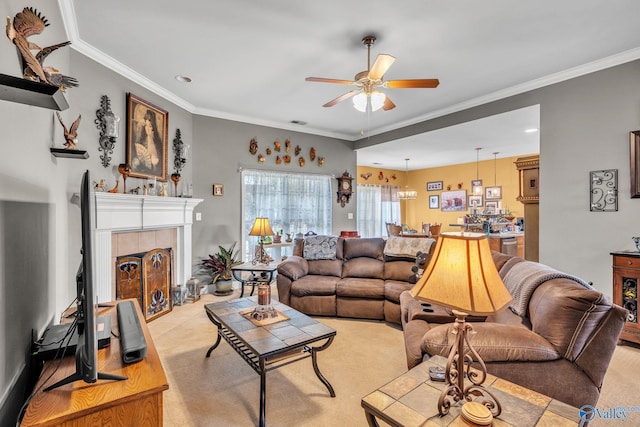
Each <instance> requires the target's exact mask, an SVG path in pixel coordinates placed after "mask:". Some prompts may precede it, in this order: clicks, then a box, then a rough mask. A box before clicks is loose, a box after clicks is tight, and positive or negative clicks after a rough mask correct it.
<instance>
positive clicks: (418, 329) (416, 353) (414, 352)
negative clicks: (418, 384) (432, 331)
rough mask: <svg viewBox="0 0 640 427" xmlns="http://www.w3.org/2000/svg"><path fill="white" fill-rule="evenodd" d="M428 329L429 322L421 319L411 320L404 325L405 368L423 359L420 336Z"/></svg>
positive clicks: (417, 363)
mask: <svg viewBox="0 0 640 427" xmlns="http://www.w3.org/2000/svg"><path fill="white" fill-rule="evenodd" d="M428 330H429V324H428V323H427V322H425V321H423V320H413V321H411V322H409V323H407V324H406V325H404V329H403V334H404V349H405V352H406V355H407V369H411V368H413V367H415V366H417V365H419V364H420V363H422V361H423V357H424V352H423V351H422V337H423V336H424V334H425V333H426V332H427V331H428Z"/></svg>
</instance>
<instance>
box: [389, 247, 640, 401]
mask: <svg viewBox="0 0 640 427" xmlns="http://www.w3.org/2000/svg"><path fill="white" fill-rule="evenodd" d="M492 255H493V258H494V262H495V263H496V267H497V268H498V271H499V273H500V276H501V278H502V279H503V281H505V283H506V282H507V281H510V282H511V284H513V282H514V281H515V284H516V286H518V285H521V286H527V284H526V282H527V281H531V280H530V278H531V277H533V276H535V275H536V274H537V273H540V277H541V278H547V277H548V278H549V279H548V280H544V281H541V283H535V286H536V287H535V288H533V287H532V288H533V292H532V293H530V297H528V298H527V300H525V301H523V304H522V306H523V307H522V308H520V310H523V312H522V311H518V309H517V305H516V304H514V302H512V303H511V306H512V307H509V306H508V307H505V308H503V309H502V310H500V311H499V312H498V313H496V314H495V315H492V316H489V317H488V318H487V319H486V321H485V322H478V323H473V329H474V330H475V332H476V333H475V334H473V335H471V336H470V337H469V339H470V341H471V343H472V345H473V346H474V348H475V350H476V351H477V352H478V353H479V354H480V356H481V357H482V358H483V360H484V361H485V363H486V366H487V371H488V372H489V373H490V374H493V375H496V376H498V377H500V378H504V379H506V380H508V381H511V382H514V383H516V384H520V385H522V386H524V387H527V388H529V389H532V390H535V391H537V392H539V393H542V394H545V395H547V396H550V397H552V398H554V399H557V400H560V401H562V402H565V403H568V404H570V405H572V406H575V407H581V406H583V405H595V404H596V402H597V401H598V396H599V394H600V388H601V387H602V380H603V378H604V375H605V372H606V370H607V367H608V366H609V362H610V360H611V357H612V356H613V352H614V350H615V347H616V344H617V342H618V338H619V336H620V332H621V331H622V328H623V326H624V322H625V319H626V316H627V312H626V310H625V309H623V308H622V307H619V306H617V305H615V304H612V303H611V301H610V300H609V299H608V298H607V297H606V296H604V295H603V294H602V293H601V292H598V291H597V290H595V289H593V288H591V289H589V287H588V285H586V284H580V283H578V282H580V281H579V280H578V281H576V280H572V279H571V278H568V276H569V275H564V274H563V273H559V272H558V273H557V274H556V273H551V274H547V272H548V271H549V267H547V266H544V265H543V264H539V263H533V262H530V261H525V260H523V259H521V258H518V257H514V256H510V255H506V254H502V253H499V252H492ZM525 263H526V264H525ZM537 270H539V271H537ZM521 273H522V274H521ZM519 276H521V278H520V279H518V277H519ZM519 280H520V282H518V281H519ZM511 293H512V295H514V294H515V293H514V292H513V291H512V292H511ZM527 294H529V293H527ZM400 301H401V316H402V317H401V320H402V324H403V333H404V339H405V348H406V354H407V366H408V368H409V369H411V368H412V367H414V366H416V365H418V364H419V363H421V362H422V361H424V360H426V359H428V358H429V357H431V356H434V355H441V356H444V357H447V356H448V354H449V350H450V348H451V344H452V343H453V341H454V337H453V336H452V334H451V329H452V323H443V324H439V323H435V322H439V321H442V320H444V321H446V317H445V318H444V319H437V318H434V317H433V316H432V315H431V313H428V312H425V311H424V305H423V303H421V302H420V301H417V300H416V299H414V298H413V296H412V295H411V294H410V293H409V292H404V293H403V294H402V295H401V296H400ZM514 310H515V311H516V312H518V313H519V314H520V315H518V314H516V313H515V312H514Z"/></svg>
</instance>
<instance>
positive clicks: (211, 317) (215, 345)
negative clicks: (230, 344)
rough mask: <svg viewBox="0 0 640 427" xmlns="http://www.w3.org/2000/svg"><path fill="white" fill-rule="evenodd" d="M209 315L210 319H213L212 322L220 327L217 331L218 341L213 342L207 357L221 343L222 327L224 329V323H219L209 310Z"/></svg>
mask: <svg viewBox="0 0 640 427" xmlns="http://www.w3.org/2000/svg"><path fill="white" fill-rule="evenodd" d="M206 313H207V317H208V318H209V320H211V322H213V324H214V325H216V327H217V328H218V331H217V335H218V336H217V338H216V342H215V343H213V345H212V346H211V347H209V350H207V357H209V356H211V352H212V351H213V350H215V349H216V347H218V344H220V338H221V336H220V329H222V325H221V324H220V323H218V321H216V319H214V318H213V316H212V315H211V314H210V313H209V312H208V311H207V312H206Z"/></svg>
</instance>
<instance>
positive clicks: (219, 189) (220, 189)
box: [213, 184, 224, 197]
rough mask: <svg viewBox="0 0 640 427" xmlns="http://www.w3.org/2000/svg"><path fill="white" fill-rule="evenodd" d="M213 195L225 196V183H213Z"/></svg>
mask: <svg viewBox="0 0 640 427" xmlns="http://www.w3.org/2000/svg"><path fill="white" fill-rule="evenodd" d="M213 195H214V196H216V197H222V196H224V184H213Z"/></svg>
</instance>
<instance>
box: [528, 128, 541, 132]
mask: <svg viewBox="0 0 640 427" xmlns="http://www.w3.org/2000/svg"><path fill="white" fill-rule="evenodd" d="M534 132H538V128H531V129H525V133H534Z"/></svg>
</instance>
